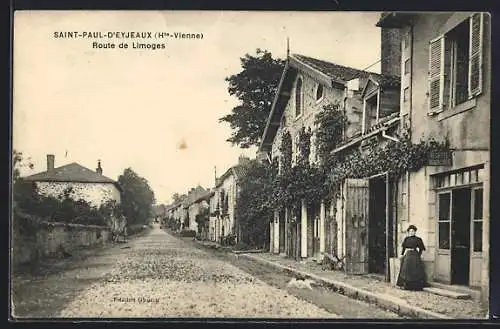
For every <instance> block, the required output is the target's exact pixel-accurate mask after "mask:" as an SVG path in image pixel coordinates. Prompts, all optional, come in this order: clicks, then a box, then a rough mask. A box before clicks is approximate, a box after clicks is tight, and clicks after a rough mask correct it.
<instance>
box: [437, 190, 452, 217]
mask: <svg viewBox="0 0 500 329" xmlns="http://www.w3.org/2000/svg"><path fill="white" fill-rule="evenodd" d="M438 219H439V220H449V219H450V193H445V194H439V218H438Z"/></svg>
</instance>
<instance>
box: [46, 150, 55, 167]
mask: <svg viewBox="0 0 500 329" xmlns="http://www.w3.org/2000/svg"><path fill="white" fill-rule="evenodd" d="M54 162H55V155H54V154H47V171H49V170H53V169H54Z"/></svg>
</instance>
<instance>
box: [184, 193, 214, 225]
mask: <svg viewBox="0 0 500 329" xmlns="http://www.w3.org/2000/svg"><path fill="white" fill-rule="evenodd" d="M209 192H210V191H209V190H207V189H205V188H203V187H201V186H197V187H195V188H192V189H191V190H189V192H188V194H187V196H186V197H185V198H183V200H182V202H181V204H180V207H179V210H178V214H179V215H178V217H179V219H180V221H181V223H182V229H184V230H193V231H196V232H198V224H197V223H196V215H197V214H198V212H199V209H198V208H199V204H197V203H198V202H197V201H198V200H199V199H200V198H202V197H203V196H205V195H206V194H207V193H209ZM206 207H207V208H208V202H207V203H206Z"/></svg>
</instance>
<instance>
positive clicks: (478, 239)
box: [474, 221, 483, 251]
mask: <svg viewBox="0 0 500 329" xmlns="http://www.w3.org/2000/svg"><path fill="white" fill-rule="evenodd" d="M474 251H483V222H482V221H475V222H474Z"/></svg>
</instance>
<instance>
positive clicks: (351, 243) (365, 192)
mask: <svg viewBox="0 0 500 329" xmlns="http://www.w3.org/2000/svg"><path fill="white" fill-rule="evenodd" d="M344 191H345V194H344V198H345V229H346V244H345V245H346V262H345V269H346V272H347V273H349V274H367V273H368V201H369V184H368V179H352V178H349V179H346V181H345V189H344Z"/></svg>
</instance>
